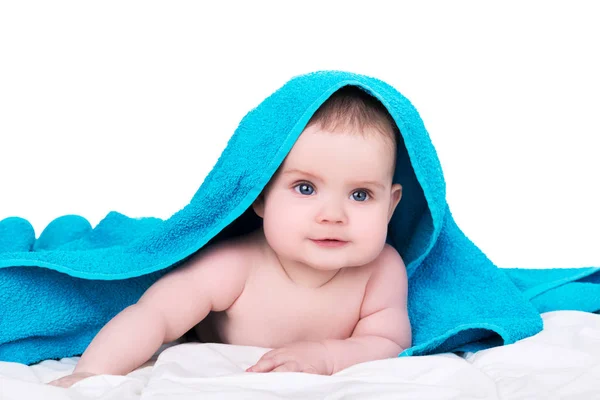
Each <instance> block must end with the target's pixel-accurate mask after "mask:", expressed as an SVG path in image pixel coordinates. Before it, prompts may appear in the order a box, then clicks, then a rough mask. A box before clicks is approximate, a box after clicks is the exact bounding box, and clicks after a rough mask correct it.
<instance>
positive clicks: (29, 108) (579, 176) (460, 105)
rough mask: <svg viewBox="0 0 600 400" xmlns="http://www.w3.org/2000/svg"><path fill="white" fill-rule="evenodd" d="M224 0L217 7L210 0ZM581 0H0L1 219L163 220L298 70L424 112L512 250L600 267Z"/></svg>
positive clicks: (461, 195) (589, 20) (459, 201)
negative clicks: (387, 86)
mask: <svg viewBox="0 0 600 400" xmlns="http://www.w3.org/2000/svg"><path fill="white" fill-rule="evenodd" d="M213 3H215V4H213ZM596 9H597V6H596V4H595V3H594V2H593V1H588V2H584V1H578V2H568V1H564V2H539V3H535V2H522V1H515V2H512V3H511V2H496V3H493V4H492V3H491V2H476V1H471V2H465V1H461V2H458V1H452V2H430V1H425V2H417V1H414V2H402V3H399V4H397V3H396V2H391V1H390V2H380V1H369V2H351V1H343V2H334V1H302V2H275V1H274V2H264V1H262V2H259V1H251V2H242V1H240V2H219V3H217V2H191V1H188V2H186V1H178V2H167V1H164V2H154V1H143V2H142V1H136V2H128V1H103V2H80V1H73V2H66V1H52V2H46V1H44V2H30V1H18V2H17V1H15V2H8V1H7V2H3V3H0V69H1V71H0V219H2V218H4V217H8V216H13V215H18V216H22V217H25V218H27V219H29V220H30V221H31V222H32V224H33V225H34V227H35V229H36V233H37V234H38V235H39V233H40V232H41V230H42V229H43V228H44V227H45V226H46V224H48V223H49V222H50V221H51V220H52V219H54V218H55V217H58V216H60V215H64V214H72V213H75V214H80V215H83V216H85V217H86V218H88V219H89V220H90V222H92V224H93V225H95V224H97V223H98V222H99V221H100V219H101V218H102V217H103V216H104V215H106V213H107V212H109V211H111V210H116V211H119V212H122V213H124V214H126V215H129V216H135V217H137V216H158V217H162V218H167V217H169V216H170V215H171V214H172V213H174V212H175V211H177V210H179V209H180V208H182V207H183V206H185V204H187V202H189V200H190V199H191V197H192V195H193V194H194V192H195V191H196V189H197V188H198V187H199V186H200V184H201V182H202V180H203V178H204V177H205V176H206V174H207V173H208V172H209V171H210V169H211V167H212V166H213V165H214V163H215V162H216V160H217V158H218V156H219V154H220V153H221V151H222V150H223V148H224V147H225V145H226V143H227V140H228V138H229V137H230V136H231V134H232V133H233V131H234V130H235V128H236V126H237V124H238V122H239V120H240V119H241V118H242V117H243V115H244V114H245V113H246V112H247V111H249V110H250V109H251V108H252V107H254V106H256V105H257V104H259V103H260V102H261V101H262V100H263V99H264V98H265V97H266V96H268V95H269V94H270V93H271V92H273V91H274V90H276V89H277V88H278V87H280V86H281V85H282V84H284V83H285V82H286V81H287V80H288V79H290V78H291V77H292V76H294V75H297V74H302V73H306V72H310V71H315V70H321V69H341V70H348V71H353V72H359V73H364V74H368V75H372V76H376V77H378V78H381V79H383V80H385V81H387V82H389V83H391V84H392V85H394V86H395V87H396V88H398V89H399V90H400V91H401V92H402V93H403V94H404V95H405V96H407V97H408V98H409V99H410V100H411V101H412V102H413V104H414V105H415V106H416V107H417V109H418V110H419V111H420V114H421V116H422V118H423V120H424V121H425V125H426V127H427V129H428V131H429V133H430V135H431V137H432V140H433V143H434V145H435V146H436V149H437V151H438V154H439V157H440V159H441V162H442V166H443V169H444V172H445V176H446V180H447V186H448V201H449V203H450V206H451V209H452V210H453V214H454V216H455V218H456V220H457V221H458V223H459V226H461V227H462V229H463V230H464V231H465V232H466V233H467V235H468V236H469V237H470V238H471V239H472V240H473V241H474V242H475V243H476V244H478V245H479V246H480V247H481V248H482V249H483V251H484V252H486V253H487V254H488V256H489V257H490V258H491V259H492V260H493V261H495V262H496V264H497V265H499V266H501V267H524V268H554V267H580V266H591V265H594V266H600V233H599V230H600V189H599V188H598V186H599V185H598V175H599V172H600V157H599V156H598V154H599V153H600V148H599V146H598V140H599V137H600V121H599V110H600V100H599V99H600V97H599V95H598V94H599V93H600V79H599V73H598V71H600V61H599V54H600V52H599V50H598V49H599V48H600V39H599V38H600V24H599V23H598V20H599V17H600V15H599V13H598V12H597V11H596Z"/></svg>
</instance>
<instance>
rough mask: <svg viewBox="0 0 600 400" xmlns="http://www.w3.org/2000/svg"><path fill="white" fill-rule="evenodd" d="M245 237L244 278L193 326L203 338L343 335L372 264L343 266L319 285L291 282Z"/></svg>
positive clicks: (257, 342) (256, 238) (283, 340)
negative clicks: (230, 297) (231, 297)
mask: <svg viewBox="0 0 600 400" xmlns="http://www.w3.org/2000/svg"><path fill="white" fill-rule="evenodd" d="M263 243H264V242H263V238H261V237H260V235H253V236H249V238H248V241H247V244H248V246H243V247H244V249H245V251H247V252H248V254H247V257H244V259H246V260H248V265H247V268H248V270H247V273H248V277H247V280H246V283H245V286H244V289H243V291H242V293H241V294H240V296H239V297H238V298H237V300H236V301H235V302H234V303H233V304H232V305H231V306H230V307H229V308H228V309H227V310H224V311H221V312H213V313H211V314H210V315H209V316H208V317H207V318H206V319H205V320H204V321H202V322H201V323H200V324H198V325H197V326H196V333H197V334H198V337H199V338H200V340H202V341H207V342H210V341H219V342H222V343H227V344H237V345H247V346H258V347H267V348H278V347H283V346H285V345H288V344H290V343H294V342H299V341H321V340H325V339H347V338H349V337H350V336H351V335H352V332H353V330H354V328H355V327H356V324H357V323H358V321H359V319H360V311H361V304H362V301H363V298H364V294H365V289H366V285H367V282H368V280H369V276H370V273H371V271H372V269H373V266H372V265H366V266H363V267H354V268H344V269H342V270H340V271H339V273H337V274H336V275H335V277H334V278H333V279H332V280H331V281H329V282H328V283H327V284H325V285H323V286H322V287H320V288H309V287H304V286H301V285H298V284H296V283H294V282H293V281H292V280H291V279H290V278H289V277H288V276H287V274H286V273H285V271H283V270H282V268H281V266H280V265H276V264H274V263H273V262H272V260H269V259H268V257H265V256H264V253H263V252H261V251H260V247H261V245H263Z"/></svg>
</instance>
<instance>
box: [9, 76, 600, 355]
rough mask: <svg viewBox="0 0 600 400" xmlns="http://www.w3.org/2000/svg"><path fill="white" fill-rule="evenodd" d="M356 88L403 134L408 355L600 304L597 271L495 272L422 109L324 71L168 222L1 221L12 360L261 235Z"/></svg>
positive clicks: (397, 228) (396, 225) (272, 102)
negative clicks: (312, 127) (301, 161)
mask: <svg viewBox="0 0 600 400" xmlns="http://www.w3.org/2000/svg"><path fill="white" fill-rule="evenodd" d="M346 85H354V86H357V87H360V88H362V89H363V90H365V91H367V92H368V93H370V94H371V95H373V96H374V97H376V98H377V99H379V100H380V101H381V102H382V103H383V105H384V106H385V107H386V108H387V109H388V110H389V112H390V114H391V115H392V117H393V118H394V120H395V121H396V123H397V125H398V127H399V129H400V132H401V136H402V137H401V138H400V140H399V144H398V163H397V167H396V171H395V177H394V180H395V182H398V183H400V184H402V186H403V198H402V201H401V202H400V204H399V206H398V207H397V209H396V211H395V214H394V216H393V217H392V220H391V222H390V226H389V234H388V243H390V244H391V245H393V246H394V247H395V248H396V249H397V250H398V251H399V252H400V254H401V255H402V257H403V258H404V260H405V263H406V265H407V272H408V276H409V304H408V307H409V315H410V319H411V322H412V328H413V341H414V346H413V347H411V348H410V349H407V350H406V351H404V352H403V353H402V354H401V355H403V356H407V355H424V354H432V353H439V352H445V351H459V350H464V349H480V348H486V347H489V346H493V345H497V344H509V343H513V342H515V341H517V340H520V339H523V338H526V337H528V336H531V335H534V334H535V333H537V332H539V331H540V330H541V329H542V319H541V317H540V311H547V310H554V309H564V308H568V309H581V310H585V311H597V310H598V309H600V289H599V286H600V285H598V280H599V275H600V274H598V273H597V272H598V271H599V269H598V268H588V269H575V270H501V269H499V268H497V267H496V266H495V265H494V264H493V263H492V262H491V261H490V260H489V259H488V258H487V257H486V256H485V255H484V254H483V253H482V252H481V251H480V250H479V249H478V248H477V246H475V244H473V243H472V242H471V241H470V240H469V239H468V238H467V237H466V236H465V235H464V234H463V233H462V232H461V230H460V229H459V227H458V226H457V225H456V223H455V221H454V219H453V218H452V215H451V213H450V210H449V208H448V204H447V202H446V187H445V182H444V178H443V174H442V169H441V166H440V163H439V160H438V157H437V155H436V152H435V149H434V147H433V145H432V143H431V141H430V139H429V136H428V134H427V131H426V130H425V127H424V125H423V122H422V121H421V119H420V117H419V115H418V113H417V111H416V110H415V108H414V107H413V106H412V105H411V103H410V102H409V101H408V100H407V99H406V98H405V97H403V96H402V95H401V94H400V93H398V92H397V91H396V90H395V89H394V88H393V87H391V86H389V85H388V84H386V83H384V82H382V81H380V80H377V79H374V78H370V77H366V76H362V75H357V74H352V73H347V72H340V71H322V72H315V73H311V74H307V75H302V76H298V77H295V78H293V79H291V80H290V81H289V82H288V83H286V84H285V85H284V86H283V87H281V88H280V89H279V90H277V91H276V92H275V93H273V94H272V95H271V96H269V97H268V98H267V99H265V100H264V101H263V102H262V103H261V104H260V105H259V106H258V107H256V108H255V109H253V110H251V111H250V112H249V113H248V114H247V115H246V116H245V117H244V118H243V119H242V121H241V122H240V125H239V127H238V128H237V130H236V131H235V133H234V135H233V136H232V137H231V139H230V141H229V142H228V144H227V147H226V149H225V150H224V151H223V153H222V155H221V156H220V158H219V159H218V161H217V163H216V165H215V166H214V168H213V169H212V171H211V172H210V173H209V175H208V176H207V177H206V179H205V181H204V182H203V184H202V185H201V187H200V188H199V189H198V191H197V192H196V194H195V195H194V197H193V198H192V199H191V201H190V203H189V204H188V205H187V206H186V207H184V208H183V209H182V210H180V211H179V212H177V213H175V214H174V215H173V216H172V217H170V218H169V219H167V220H164V221H163V220H161V219H157V218H142V219H133V218H129V217H127V216H124V215H122V214H119V213H116V212H111V213H109V214H108V215H107V216H106V217H105V218H104V219H103V220H102V221H101V222H100V223H99V224H98V225H97V226H96V227H94V228H92V227H91V226H90V224H89V222H88V221H87V220H86V219H85V218H82V217H80V216H76V215H67V216H63V217H60V218H57V219H56V220H54V221H53V222H52V223H50V224H49V225H48V226H47V227H46V229H45V230H44V231H43V232H42V233H41V235H40V237H39V238H37V239H36V237H35V234H34V231H33V228H32V227H31V224H29V222H28V221H27V220H25V219H22V218H17V217H13V218H8V219H5V220H3V221H0V305H1V311H0V360H4V361H15V362H21V363H26V364H31V363H35V362H37V361H40V360H43V359H49V358H60V357H66V356H73V355H78V354H81V353H82V352H83V351H84V350H85V348H86V346H87V345H88V344H89V342H90V341H91V339H92V338H93V336H94V335H95V334H96V333H97V332H98V330H99V329H100V328H101V327H102V326H103V325H104V324H105V323H106V322H108V321H109V320H110V319H111V318H112V317H113V316H114V315H116V314H117V313H118V312H119V311H120V310H122V309H123V308H125V307H127V306H128V305H130V304H133V303H135V302H136V301H137V299H138V298H139V297H140V296H141V295H142V294H143V292H144V291H145V290H146V289H147V288H148V287H149V286H150V285H151V284H152V283H153V282H155V281H156V280H157V279H158V278H160V277H161V276H163V275H164V274H165V273H167V272H168V271H170V270H171V269H172V268H177V266H178V265H179V264H180V263H181V262H182V261H184V260H185V259H186V258H187V257H189V256H190V255H191V254H193V253H194V252H196V251H198V250H199V249H201V248H202V247H203V246H205V245H207V244H209V243H212V242H216V241H219V240H223V239H226V238H228V237H232V236H236V235H240V234H244V233H247V232H250V231H251V230H253V229H255V228H257V227H258V226H259V224H260V219H259V218H258V217H256V216H255V215H254V213H253V212H252V210H251V208H250V205H251V204H252V202H253V201H254V200H255V199H256V197H257V196H258V195H259V194H260V192H261V190H262V188H263V187H264V186H265V185H266V184H267V182H268V181H269V179H270V178H271V176H272V175H273V174H274V172H275V171H276V169H277V167H278V166H279V165H280V164H281V163H282V161H283V159H284V158H285V156H286V155H287V153H288V152H289V151H290V149H291V148H292V146H293V145H294V142H295V141H296V139H297V138H298V136H299V135H300V133H301V132H302V130H303V128H304V127H305V126H306V124H307V122H308V120H309V119H310V117H311V116H312V114H313V113H314V112H315V111H316V109H317V108H318V107H319V106H320V105H321V104H322V103H323V102H324V101H325V100H326V99H327V98H328V97H329V96H331V94H332V93H334V92H335V91H336V90H338V89H340V88H341V87H343V86H346ZM5 196H6V194H5ZM42 206H43V205H42ZM132 345H135V344H133V343H132Z"/></svg>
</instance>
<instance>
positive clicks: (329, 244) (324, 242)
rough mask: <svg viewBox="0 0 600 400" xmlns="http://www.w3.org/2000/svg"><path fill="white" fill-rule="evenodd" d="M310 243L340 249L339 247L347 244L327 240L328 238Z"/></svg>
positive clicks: (336, 240) (313, 240) (335, 240)
mask: <svg viewBox="0 0 600 400" xmlns="http://www.w3.org/2000/svg"><path fill="white" fill-rule="evenodd" d="M311 241H312V242H313V243H315V244H317V245H319V246H321V247H341V246H344V245H345V244H346V243H348V242H346V241H344V240H338V239H328V238H324V239H311Z"/></svg>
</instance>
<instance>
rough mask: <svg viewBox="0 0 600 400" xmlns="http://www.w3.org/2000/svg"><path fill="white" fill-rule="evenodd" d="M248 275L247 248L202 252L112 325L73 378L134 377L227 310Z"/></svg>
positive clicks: (95, 342)
mask: <svg viewBox="0 0 600 400" xmlns="http://www.w3.org/2000/svg"><path fill="white" fill-rule="evenodd" d="M245 271H247V260H245V259H244V251H243V246H242V247H236V245H235V244H232V243H220V244H217V245H215V246H212V247H210V248H207V249H206V250H202V251H200V252H199V253H197V254H196V255H195V256H193V257H192V258H190V260H188V261H187V262H186V264H185V265H182V266H181V267H179V268H177V269H176V270H174V271H172V272H170V273H168V274H167V275H165V276H164V277H162V278H161V279H159V280H158V281H157V282H156V283H154V285H152V286H151V287H150V288H149V289H148V290H147V291H146V292H145V293H144V295H143V296H142V297H141V298H140V299H139V301H138V302H137V303H136V304H134V305H132V306H129V307H127V308H126V309H124V310H123V311H121V312H120V313H119V314H118V315H117V316H115V317H114V318H113V319H112V320H111V321H109V322H108V323H107V324H106V325H105V326H104V327H103V328H102V329H101V330H100V332H99V333H98V334H97V335H96V337H95V338H94V340H93V341H92V342H91V344H90V345H89V346H88V348H87V349H86V351H85V352H84V353H83V355H82V356H81V359H80V360H79V362H78V364H77V366H76V368H75V371H74V372H73V375H77V376H78V377H82V378H83V377H87V376H91V375H96V374H111V375H116V374H127V373H129V372H131V371H133V370H134V369H135V368H137V367H139V366H140V365H142V364H143V363H144V362H146V361H147V360H149V359H150V357H152V355H153V354H154V353H155V352H156V351H157V350H158V348H159V347H160V346H161V345H162V344H163V343H168V342H171V341H173V340H175V339H177V338H179V337H181V336H182V335H183V334H184V333H185V332H187V331H188V330H189V329H191V328H192V327H193V326H195V325H196V324H197V323H199V322H200V321H201V320H203V319H204V318H205V317H206V316H207V315H208V313H209V312H210V311H211V310H213V311H223V310H226V309H227V308H229V307H230V306H231V305H232V304H233V302H234V301H235V300H236V299H237V298H238V297H239V295H240V294H241V292H242V290H243V288H244V284H245V279H246V276H247V274H246V273H245ZM67 381H69V379H67ZM55 382H56V381H55ZM55 382H53V384H56V383H55ZM72 383H74V382H70V383H69V384H68V385H70V384H72ZM58 385H59V386H64V385H63V384H60V383H59V384H58Z"/></svg>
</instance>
